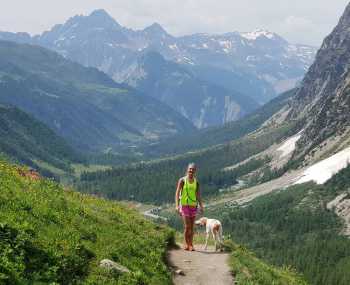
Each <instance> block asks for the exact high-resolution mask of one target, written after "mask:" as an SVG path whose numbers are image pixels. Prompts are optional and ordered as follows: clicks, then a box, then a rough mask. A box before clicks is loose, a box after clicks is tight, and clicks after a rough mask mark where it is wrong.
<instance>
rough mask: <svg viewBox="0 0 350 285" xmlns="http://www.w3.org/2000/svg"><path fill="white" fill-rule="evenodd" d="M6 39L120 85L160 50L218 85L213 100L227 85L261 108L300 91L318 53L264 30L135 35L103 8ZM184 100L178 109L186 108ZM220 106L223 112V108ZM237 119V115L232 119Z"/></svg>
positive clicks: (153, 30) (154, 30) (158, 30)
mask: <svg viewBox="0 0 350 285" xmlns="http://www.w3.org/2000/svg"><path fill="white" fill-rule="evenodd" d="M1 38H3V39H7V40H15V41H16V40H17V41H19V42H27V43H31V44H36V45H41V46H44V47H47V48H49V49H52V50H55V51H57V52H58V53H60V54H62V55H63V56H65V57H67V58H69V59H71V60H74V61H76V62H79V63H81V64H83V65H84V66H93V67H97V68H98V69H100V70H101V71H104V72H106V73H107V74H109V75H110V76H111V77H112V78H113V79H114V80H115V81H117V82H119V83H121V82H134V81H137V80H138V79H139V77H140V74H139V73H137V72H136V74H135V70H143V69H144V66H143V60H142V58H143V57H144V54H146V53H148V52H157V53H159V54H160V55H161V56H162V57H163V58H164V59H165V60H166V61H171V62H173V66H175V63H176V64H178V65H179V66H178V67H176V68H177V69H187V70H189V71H190V72H191V74H192V75H193V76H191V77H194V78H195V79H194V80H195V81H198V80H200V81H205V83H206V84H210V85H212V87H213V85H215V86H216V88H209V91H210V92H209V91H207V92H208V97H211V98H216V97H217V96H218V100H219V101H220V100H222V99H221V98H222V97H224V96H225V94H226V93H227V91H225V90H222V89H221V88H219V87H222V88H225V89H228V90H229V91H231V92H233V93H236V94H237V93H241V94H242V95H245V96H246V100H245V101H248V100H249V99H248V98H251V99H253V101H254V102H257V103H258V104H263V103H266V102H267V101H269V100H271V99H272V98H273V97H274V96H276V95H277V94H278V93H281V92H283V91H286V90H288V89H291V88H293V87H295V85H296V84H297V83H298V82H299V81H300V80H301V79H302V77H303V75H304V74H305V72H306V70H307V69H308V67H309V66H310V64H311V63H312V61H313V58H314V55H315V51H316V49H315V48H314V47H309V46H305V45H293V44H290V43H288V42H287V41H285V40H284V39H283V38H281V37H279V36H278V35H276V34H274V33H271V32H268V31H264V30H256V31H254V32H251V33H239V32H231V33H226V34H222V35H209V34H194V35H189V36H183V37H174V36H172V35H170V34H169V33H167V32H166V31H165V30H164V29H163V28H162V27H161V25H159V24H157V23H154V24H152V25H151V26H149V27H146V28H145V29H143V30H136V31H135V30H132V29H128V28H125V27H122V26H121V25H120V24H118V23H117V22H116V21H115V20H114V19H113V18H112V17H111V16H110V15H109V14H108V13H107V12H105V11H104V10H96V11H94V12H92V13H91V14H90V15H88V16H75V17H72V18H70V19H69V20H68V21H67V22H66V23H64V24H62V25H56V26H54V27H53V28H52V29H51V30H50V31H47V32H44V33H43V34H41V35H37V36H34V37H30V36H29V35H28V34H24V33H20V34H12V33H5V32H3V33H0V39H1ZM139 65H140V66H139ZM133 76H135V78H133ZM168 79H169V78H168V77H166V78H163V80H164V81H163V80H160V79H158V81H157V82H155V81H153V82H152V84H153V85H155V84H161V85H162V86H164V88H165V89H166V90H165V91H164V92H167V90H169V89H170V88H171V87H173V85H172V84H170V85H168V84H169V83H170V82H171V83H173V82H172V81H170V82H169V80H168ZM196 84H197V83H196V82H194V83H191V85H196ZM183 87H184V86H183ZM158 91H159V92H160V91H161V90H158ZM191 91H193V90H192V89H191V87H189V89H184V90H183V92H185V93H186V92H191ZM148 95H151V96H153V94H148ZM220 97H221V98H220ZM180 100H181V98H179V101H177V104H176V105H181V101H180ZM202 103H203V101H202ZM252 104H253V102H252ZM195 107H196V108H195V109H192V110H191V113H199V112H200V110H201V108H202V106H201V104H198V105H197V106H195ZM239 107H240V109H242V110H244V109H249V108H250V106H249V105H248V106H246V105H244V104H243V105H240V106H239ZM221 108H224V105H223V104H221ZM223 112H225V110H224V109H221V110H220V112H219V113H220V114H222V113H223ZM243 113H244V112H243ZM238 117H239V116H238ZM238 117H237V116H233V117H232V119H236V118H238ZM214 121H216V122H221V123H223V122H225V121H227V118H226V119H225V118H223V116H221V115H218V116H217V118H215V120H214ZM192 123H194V124H195V125H197V126H202V127H204V126H206V125H209V123H207V124H205V123H203V124H199V123H198V118H196V119H194V120H192Z"/></svg>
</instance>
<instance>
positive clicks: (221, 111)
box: [125, 52, 259, 128]
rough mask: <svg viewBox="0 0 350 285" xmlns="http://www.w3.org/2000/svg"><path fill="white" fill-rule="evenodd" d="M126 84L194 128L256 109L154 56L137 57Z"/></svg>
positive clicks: (233, 93) (253, 104)
mask: <svg viewBox="0 0 350 285" xmlns="http://www.w3.org/2000/svg"><path fill="white" fill-rule="evenodd" d="M125 83H127V84H128V85H130V86H133V87H135V88H136V89H138V90H141V91H142V92H143V93H145V94H150V95H151V96H152V97H155V98H156V99H159V100H160V101H162V102H164V103H166V104H167V105H169V106H172V107H173V108H174V109H175V110H176V111H178V112H179V113H181V114H182V115H183V116H184V117H186V118H187V119H189V120H190V121H191V122H194V125H195V126H196V127H197V128H204V127H207V126H215V125H222V124H223V123H226V122H230V121H235V120H237V119H238V118H241V117H242V116H244V115H245V114H247V113H250V112H252V111H253V110H254V109H256V108H257V107H258V106H259V105H258V104H257V103H256V102H254V100H253V99H251V98H249V97H248V96H246V95H243V94H240V93H238V92H236V91H230V90H227V89H225V88H223V87H220V86H216V85H214V84H211V83H208V82H205V81H203V80H199V79H197V78H196V76H195V75H194V74H193V73H192V72H190V71H188V70H187V69H185V68H183V67H182V66H180V65H178V64H176V63H174V62H171V61H166V60H165V59H164V58H163V57H162V56H161V55H160V54H159V53H156V52H147V53H146V54H145V55H143V56H142V57H140V58H139V59H138V62H137V64H136V65H134V68H133V69H131V68H130V70H129V73H128V76H127V77H126V81H125Z"/></svg>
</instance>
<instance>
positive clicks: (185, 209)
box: [181, 205, 197, 218]
mask: <svg viewBox="0 0 350 285" xmlns="http://www.w3.org/2000/svg"><path fill="white" fill-rule="evenodd" d="M181 214H182V216H184V217H190V218H194V217H195V216H196V214H197V207H196V206H188V205H185V206H181Z"/></svg>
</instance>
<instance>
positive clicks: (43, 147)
mask: <svg viewBox="0 0 350 285" xmlns="http://www.w3.org/2000/svg"><path fill="white" fill-rule="evenodd" d="M0 138H1V139H0V152H2V153H4V154H5V155H6V156H8V157H9V158H11V159H13V160H16V161H18V162H21V163H25V164H26V165H30V166H32V167H35V168H36V169H39V170H41V171H44V172H43V173H44V174H46V173H47V171H46V172H45V170H44V169H41V168H40V167H38V165H37V161H42V162H45V163H47V164H50V165H53V166H55V167H57V168H60V169H63V170H66V171H68V170H69V169H70V163H71V162H80V161H82V158H81V157H80V156H79V155H78V154H77V153H76V152H75V151H73V149H71V147H70V146H68V144H67V143H66V142H65V141H64V140H63V139H62V138H61V137H59V136H57V135H56V134H55V133H54V132H53V131H52V130H51V129H49V128H48V127H46V126H45V125H44V124H43V123H41V122H39V121H37V120H35V119H34V118H33V117H32V116H29V115H27V114H26V113H24V112H22V111H20V110H19V109H17V108H15V107H10V106H3V105H0Z"/></svg>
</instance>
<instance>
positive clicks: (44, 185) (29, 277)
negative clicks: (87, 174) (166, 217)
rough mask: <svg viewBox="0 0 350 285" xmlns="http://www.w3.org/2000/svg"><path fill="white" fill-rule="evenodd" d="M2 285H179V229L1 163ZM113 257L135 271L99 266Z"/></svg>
mask: <svg viewBox="0 0 350 285" xmlns="http://www.w3.org/2000/svg"><path fill="white" fill-rule="evenodd" d="M0 189H1V191H0V221H1V222H0V237H1V238H0V284H49V283H50V284H152V285H153V284H171V281H170V279H171V278H170V273H169V272H168V269H167V266H166V264H165V253H166V248H167V246H168V245H169V243H171V242H172V240H173V231H172V230H170V229H169V228H167V227H165V226H162V225H155V224H153V223H151V222H149V221H147V220H145V219H144V218H143V217H141V216H140V215H139V214H138V213H137V212H136V211H135V210H133V209H131V208H127V207H126V206H122V205H120V204H118V203H114V202H110V201H107V200H103V199H99V198H97V197H93V196H89V195H82V194H79V193H77V192H75V191H71V190H69V189H63V188H62V187H61V186H59V185H58V184H56V183H54V182H52V181H50V180H44V179H43V180H39V181H32V180H30V179H28V178H23V177H20V176H19V175H18V173H17V170H16V167H14V166H11V165H9V164H8V163H6V162H3V161H0ZM104 258H108V259H112V260H114V261H116V262H119V263H120V264H122V265H124V266H126V267H127V268H129V269H130V270H131V272H132V273H130V274H123V275H118V274H114V273H110V272H107V271H105V270H102V269H101V268H99V266H98V264H99V262H100V261H101V260H102V259H104Z"/></svg>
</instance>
